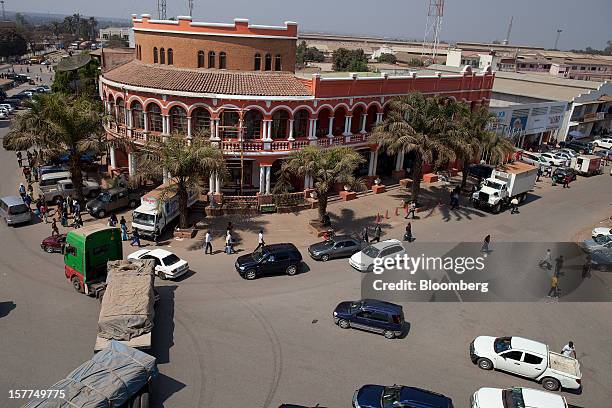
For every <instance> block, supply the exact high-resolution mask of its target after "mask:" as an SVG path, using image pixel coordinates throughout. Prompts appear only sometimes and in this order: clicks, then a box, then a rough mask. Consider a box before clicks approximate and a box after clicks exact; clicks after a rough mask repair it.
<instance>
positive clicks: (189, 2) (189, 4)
mask: <svg viewBox="0 0 612 408" xmlns="http://www.w3.org/2000/svg"><path fill="white" fill-rule="evenodd" d="M187 3H188V7H189V15H190V16H191V17H193V0H188V2H187Z"/></svg>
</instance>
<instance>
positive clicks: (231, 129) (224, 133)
mask: <svg viewBox="0 0 612 408" xmlns="http://www.w3.org/2000/svg"><path fill="white" fill-rule="evenodd" d="M239 121H240V118H239V116H238V112H236V111H231V110H226V111H223V112H222V113H221V121H220V125H219V137H221V138H222V139H236V138H237V137H238V123H239Z"/></svg>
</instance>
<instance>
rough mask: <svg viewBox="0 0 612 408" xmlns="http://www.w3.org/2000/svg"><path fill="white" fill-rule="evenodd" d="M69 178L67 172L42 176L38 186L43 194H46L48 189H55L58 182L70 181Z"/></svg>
mask: <svg viewBox="0 0 612 408" xmlns="http://www.w3.org/2000/svg"><path fill="white" fill-rule="evenodd" d="M70 176H71V174H70V172H69V171H59V172H57V173H47V174H43V175H42V176H40V181H39V183H38V186H39V187H40V190H41V191H42V192H43V193H46V192H47V191H49V189H50V188H52V187H55V186H56V185H57V183H58V182H59V181H60V180H70Z"/></svg>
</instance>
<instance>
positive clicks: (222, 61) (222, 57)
mask: <svg viewBox="0 0 612 408" xmlns="http://www.w3.org/2000/svg"><path fill="white" fill-rule="evenodd" d="M206 62H207V63H208V68H217V63H216V62H217V61H216V53H215V52H214V51H208V58H206V53H205V52H204V51H203V50H199V51H198V68H206V67H207V65H206ZM219 69H227V54H226V53H225V52H224V51H221V52H220V53H219Z"/></svg>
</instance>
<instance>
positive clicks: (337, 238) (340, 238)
mask: <svg viewBox="0 0 612 408" xmlns="http://www.w3.org/2000/svg"><path fill="white" fill-rule="evenodd" d="M346 240H351V241H357V238H355V237H352V236H350V235H334V236H333V237H331V238H330V241H334V242H339V241H346Z"/></svg>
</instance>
